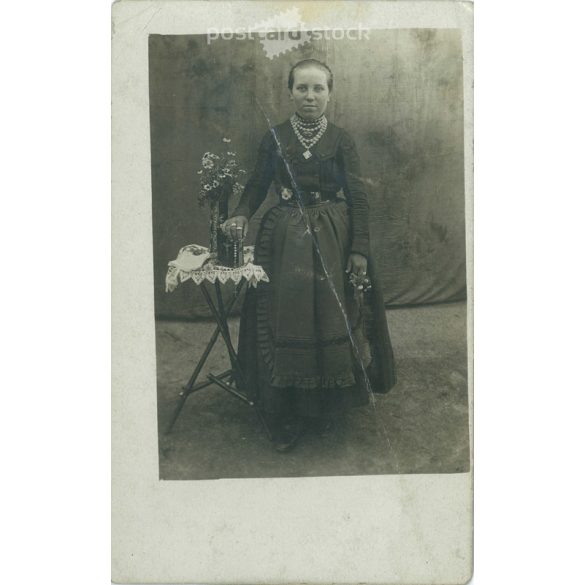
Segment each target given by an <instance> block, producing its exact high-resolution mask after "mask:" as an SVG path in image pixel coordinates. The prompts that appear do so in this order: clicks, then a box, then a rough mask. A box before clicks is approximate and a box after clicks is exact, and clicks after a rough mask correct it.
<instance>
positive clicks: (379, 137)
mask: <svg viewBox="0 0 585 585" xmlns="http://www.w3.org/2000/svg"><path fill="white" fill-rule="evenodd" d="M369 36H370V39H369V40H366V39H362V40H361V41H356V40H349V39H343V40H326V39H321V40H318V41H313V42H310V43H307V44H305V45H304V46H302V47H300V48H298V49H295V50H292V51H289V52H287V53H285V54H283V55H281V56H278V57H275V58H273V59H269V58H268V57H267V56H266V54H265V53H264V50H263V48H262V45H261V43H260V41H259V39H258V38H255V39H245V40H221V39H219V40H214V41H212V42H211V43H208V42H207V38H206V37H205V36H204V35H188V36H187V35H180V36H177V35H151V36H150V39H149V60H150V65H149V67H150V108H151V110H150V111H151V120H150V121H151V147H152V148H151V154H152V203H153V245H154V277H155V281H154V283H155V310H156V315H157V317H165V318H193V317H200V316H206V315H208V309H207V307H206V306H205V304H204V301H203V299H202V297H201V295H200V293H199V292H198V291H197V287H195V286H194V285H193V284H192V283H186V284H185V285H182V286H181V287H179V289H177V291H175V292H174V293H172V294H167V293H165V283H164V280H165V278H164V277H165V274H166V270H167V263H168V262H169V260H172V259H174V258H175V257H176V255H177V252H178V251H179V248H181V247H182V246H184V245H186V244H191V243H197V244H204V245H207V244H208V241H209V227H208V222H209V215H208V211H207V210H206V209H205V208H200V207H199V204H198V202H197V193H198V190H199V181H198V175H197V174H196V173H197V170H198V169H199V168H200V162H201V157H202V155H203V153H204V152H205V151H208V150H209V151H215V152H217V151H218V150H219V149H221V148H223V147H224V146H225V144H224V143H223V142H222V138H223V137H229V138H230V139H231V143H230V145H229V146H230V149H231V150H235V151H236V152H237V153H238V155H239V156H240V157H241V160H242V162H243V164H244V166H245V167H246V168H247V169H249V170H251V169H252V167H253V165H254V161H255V157H256V152H257V149H258V145H259V143H260V139H261V137H262V135H263V134H264V133H265V131H266V129H267V122H266V120H265V118H264V117H263V115H262V113H261V111H260V109H259V107H258V104H257V102H256V100H258V102H260V104H261V105H262V107H263V108H264V109H265V111H266V113H267V115H268V116H269V117H270V118H271V121H272V123H273V124H276V123H278V122H281V121H282V120H284V119H285V118H286V117H287V116H289V115H290V113H292V107H291V103H290V100H289V97H288V90H287V78H288V71H289V69H290V67H291V65H292V64H294V63H296V62H297V61H299V60H301V59H305V58H310V57H312V58H316V59H320V60H323V61H325V62H326V63H327V64H328V65H329V66H330V67H331V68H332V70H333V73H334V91H333V96H332V99H331V102H330V104H329V107H328V111H327V112H328V113H327V116H328V117H329V118H330V119H331V121H332V122H334V123H335V124H337V125H339V126H341V127H344V128H346V129H347V130H348V131H349V132H350V134H351V135H352V136H353V138H354V139H355V141H356V143H357V146H358V150H359V153H360V157H361V162H362V172H363V175H364V177H365V178H366V180H367V182H368V184H369V188H370V229H371V243H372V251H373V254H374V255H375V259H376V261H377V266H378V274H379V278H380V280H381V283H382V285H383V295H384V301H385V304H386V306H387V307H392V306H400V305H412V304H426V303H439V302H448V301H454V300H461V299H464V298H465V290H466V275H465V226H464V220H465V218H464V215H465V214H464V175H463V173H464V171H463V85H462V51H461V39H460V35H459V31H456V30H448V29H432V30H427V29H404V30H402V29H398V30H386V31H371V32H370V33H369ZM275 202H276V198H275V196H274V193H270V194H269V196H268V198H267V200H266V201H265V203H264V205H263V207H262V208H261V209H260V210H259V213H258V214H257V215H256V218H255V220H254V221H253V222H252V224H251V231H250V234H249V236H248V240H247V242H248V243H253V242H254V238H255V234H256V230H257V227H258V223H259V219H260V217H261V215H262V213H263V211H265V210H266V209H267V208H268V206H271V205H273V204H274V203H275ZM236 203H237V201H236V200H234V201H232V203H231V205H230V209H233V208H234V207H235V205H236Z"/></svg>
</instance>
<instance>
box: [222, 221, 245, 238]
mask: <svg viewBox="0 0 585 585" xmlns="http://www.w3.org/2000/svg"><path fill="white" fill-rule="evenodd" d="M222 230H223V233H224V234H225V235H226V236H228V238H230V240H232V241H236V240H243V239H244V238H245V237H246V234H247V233H248V219H247V218H246V217H245V216H244V215H234V217H229V218H228V219H226V220H225V222H224V223H223V225H222Z"/></svg>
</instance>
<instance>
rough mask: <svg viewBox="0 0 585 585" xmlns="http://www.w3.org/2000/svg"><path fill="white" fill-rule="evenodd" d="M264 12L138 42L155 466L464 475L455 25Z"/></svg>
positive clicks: (187, 473) (181, 470)
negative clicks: (143, 98)
mask: <svg viewBox="0 0 585 585" xmlns="http://www.w3.org/2000/svg"><path fill="white" fill-rule="evenodd" d="M291 16H292V17H293V18H294V15H291V14H287V15H286V17H287V18H288V19H289V20H290V18H291ZM278 22H279V21H278V18H277V17H275V19H274V20H273V21H272V22H269V23H265V30H264V31H263V30H262V26H258V27H256V28H255V29H254V30H253V31H250V30H246V29H243V28H242V29H237V28H233V29H227V28H223V29H219V28H218V29H210V30H209V31H208V32H207V34H150V35H149V36H148V95H149V110H150V155H151V173H152V174H151V180H152V246H153V282H154V291H153V294H154V312H155V315H154V316H155V323H156V379H157V419H158V455H159V459H158V468H159V478H160V479H161V480H206V479H219V478H270V477H272V478H278V477H315V476H351V475H380V474H453V473H462V472H467V471H469V469H470V426H469V425H470V423H469V408H468V404H469V379H468V309H467V289H468V286H467V275H466V226H465V205H466V200H465V185H464V100H463V52H462V51H463V49H462V38H461V31H460V30H459V29H456V28H441V29H439V28H397V29H387V30H369V29H367V28H365V27H362V26H361V25H360V23H358V22H356V26H355V28H354V29H347V28H344V29H311V30H306V29H302V28H299V29H298V30H294V29H293V30H290V29H289V30H280V29H279V26H278ZM260 24H262V23H260ZM289 28H290V27H289Z"/></svg>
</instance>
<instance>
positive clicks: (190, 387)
mask: <svg viewBox="0 0 585 585" xmlns="http://www.w3.org/2000/svg"><path fill="white" fill-rule="evenodd" d="M243 284H244V281H243V279H242V281H240V282H239V283H238V285H237V286H236V290H235V292H234V296H233V297H232V298H231V299H230V301H229V303H228V305H227V307H226V308H225V309H224V314H225V315H227V314H229V312H230V311H231V310H232V307H233V306H234V304H235V302H236V300H237V298H238V296H239V295H240V292H241V291H242V286H243ZM206 292H207V291H206ZM210 300H211V299H210ZM208 302H209V301H208ZM221 306H222V308H223V298H222V305H221ZM226 323H227V321H226ZM221 327H222V326H221V325H220V324H219V323H218V325H217V327H216V328H215V331H214V332H213V334H212V336H211V338H210V340H209V342H208V343H207V346H206V348H205V351H204V352H203V354H202V356H201V358H200V359H199V362H198V363H197V366H196V367H195V370H194V371H193V373H192V374H191V377H190V378H189V382H187V385H186V386H185V387H184V388H183V391H182V392H181V393H180V394H179V402H178V403H177V406H176V407H175V411H174V412H173V416H172V417H171V420H170V421H169V424H168V426H167V429H166V431H165V434H167V435H168V434H169V433H170V432H171V431H172V430H173V427H174V426H175V423H176V422H177V419H178V418H179V415H180V414H181V411H182V410H183V407H184V406H185V402H186V401H187V398H189V396H190V395H191V394H192V393H193V392H194V391H195V390H200V389H201V388H203V387H206V386H208V385H209V384H207V383H203V384H204V386H203V385H200V384H197V387H196V386H195V382H196V381H197V378H198V377H199V374H200V373H201V370H202V369H203V366H204V365H205V362H206V361H207V358H208V357H209V354H210V353H211V350H212V349H213V347H214V345H215V343H216V342H217V338H218V337H219V334H220V332H221ZM226 375H227V374H226ZM223 377H224V374H222V375H221V378H222V379H223ZM210 384H211V382H210Z"/></svg>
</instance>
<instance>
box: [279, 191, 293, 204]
mask: <svg viewBox="0 0 585 585" xmlns="http://www.w3.org/2000/svg"><path fill="white" fill-rule="evenodd" d="M280 196H281V197H282V198H283V199H284V200H285V201H288V200H289V199H290V198H291V197H292V193H291V191H290V190H289V189H283V190H282V193H281V194H280Z"/></svg>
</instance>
